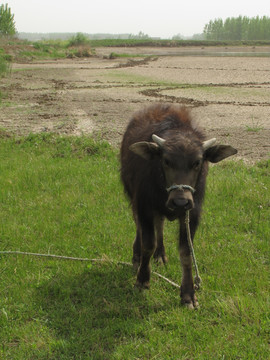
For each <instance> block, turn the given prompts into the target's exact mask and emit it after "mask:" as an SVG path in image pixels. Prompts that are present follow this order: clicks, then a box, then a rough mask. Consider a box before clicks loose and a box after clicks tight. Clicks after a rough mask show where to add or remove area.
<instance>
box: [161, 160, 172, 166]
mask: <svg viewBox="0 0 270 360" xmlns="http://www.w3.org/2000/svg"><path fill="white" fill-rule="evenodd" d="M163 161H164V164H165V165H166V166H168V167H171V165H172V164H171V161H170V160H169V159H167V158H165V159H164V160H163Z"/></svg>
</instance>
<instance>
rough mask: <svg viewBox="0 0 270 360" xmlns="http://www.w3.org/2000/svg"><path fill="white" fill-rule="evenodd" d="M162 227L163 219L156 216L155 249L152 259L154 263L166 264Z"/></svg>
mask: <svg viewBox="0 0 270 360" xmlns="http://www.w3.org/2000/svg"><path fill="white" fill-rule="evenodd" d="M163 226H164V217H162V216H157V217H156V218H155V230H156V240H157V248H156V251H155V253H154V258H155V260H156V262H157V263H159V264H166V263H167V261H168V259H167V256H166V254H165V248H164V244H163Z"/></svg>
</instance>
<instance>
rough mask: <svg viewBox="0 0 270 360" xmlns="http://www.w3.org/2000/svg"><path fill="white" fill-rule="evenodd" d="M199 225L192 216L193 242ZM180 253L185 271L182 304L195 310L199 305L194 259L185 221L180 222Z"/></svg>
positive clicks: (191, 231) (181, 294)
mask: <svg viewBox="0 0 270 360" xmlns="http://www.w3.org/2000/svg"><path fill="white" fill-rule="evenodd" d="M197 224H198V220H197V218H196V217H194V216H193V217H192V216H191V220H190V233H191V239H192V242H193V238H194V235H195V231H196V228H197ZM179 251H180V260H181V265H182V271H183V273H182V283H181V290H180V296H181V302H182V304H184V305H186V306H187V307H189V308H191V309H193V308H195V307H197V306H198V305H199V304H198V301H197V298H196V296H195V289H194V283H193V276H192V257H191V253H190V249H189V245H188V239H187V232H186V224H185V221H184V219H181V220H180V241H179Z"/></svg>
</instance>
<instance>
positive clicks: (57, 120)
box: [0, 48, 270, 163]
mask: <svg viewBox="0 0 270 360" xmlns="http://www.w3.org/2000/svg"><path fill="white" fill-rule="evenodd" d="M144 50H145V49H144ZM154 50H155V51H156V49H154ZM154 50H153V52H152V53H154ZM108 51H109V50H108V49H105V50H104V49H103V50H102V49H100V50H99V54H98V55H99V56H98V57H95V58H90V59H80V60H78V59H72V60H71V59H66V60H58V61H43V62H35V63H28V64H14V65H13V72H12V74H11V76H10V77H8V78H6V79H1V84H0V91H1V92H2V93H3V94H4V98H3V100H2V104H1V105H0V106H1V107H0V108H1V112H0V127H1V128H5V129H7V130H11V131H15V132H16V133H18V134H27V133H29V132H42V131H54V132H58V133H63V134H75V135H80V134H83V133H91V134H94V135H96V136H99V137H102V138H104V139H106V140H108V141H109V142H111V143H112V144H114V145H116V146H118V145H119V143H120V141H121V136H122V134H123V132H124V129H125V127H126V124H127V122H128V120H129V118H130V116H131V114H132V113H133V112H134V111H136V110H138V109H139V108H141V107H142V106H145V105H147V104H149V103H153V102H156V101H166V102H175V103H181V104H185V105H187V106H189V107H190V108H192V113H193V116H194V118H196V120H197V122H198V123H199V124H200V126H201V127H203V128H204V129H205V130H206V132H207V134H208V135H209V137H212V136H215V137H217V138H218V141H220V142H223V143H230V144H231V145H233V146H235V147H237V148H238V149H239V154H238V158H241V159H243V160H244V161H247V162H251V163H253V162H255V161H257V160H261V159H266V158H269V152H270V141H269V139H270V61H269V58H268V57H209V56H207V57H206V56H171V54H169V55H170V56H159V57H157V56H156V57H152V58H147V59H145V58H144V57H141V58H140V57H138V58H132V59H127V58H117V59H112V60H108V59H104V58H103V55H108ZM110 51H112V50H110ZM117 51H118V52H119V53H126V52H127V49H119V48H118V49H117ZM147 51H148V53H151V49H147ZM171 51H173V50H171ZM133 52H136V53H142V51H141V49H133Z"/></svg>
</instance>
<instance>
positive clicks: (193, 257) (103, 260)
mask: <svg viewBox="0 0 270 360" xmlns="http://www.w3.org/2000/svg"><path fill="white" fill-rule="evenodd" d="M185 223H186V231H187V238H188V245H189V249H190V252H191V256H192V259H193V263H194V267H195V272H196V275H195V277H194V283H195V287H196V289H199V288H200V286H201V282H202V279H201V277H200V275H199V269H198V265H197V261H196V258H195V253H194V248H193V244H192V240H191V235H190V228H189V211H187V212H186V218H185ZM0 254H2V255H12V254H13V255H29V256H39V257H47V258H53V259H60V260H74V261H88V262H106V261H107V262H111V263H114V264H117V265H125V266H130V267H133V265H132V264H130V263H127V262H125V261H114V260H110V259H107V258H104V259H88V258H80V257H72V256H62V255H53V254H39V253H32V252H23V251H0ZM152 274H154V275H156V276H157V277H159V278H161V279H163V280H165V281H167V282H168V283H169V284H171V285H172V286H174V287H176V288H177V289H180V288H181V287H180V285H178V284H176V283H175V282H173V281H172V280H170V279H168V278H166V277H165V276H163V275H161V274H159V273H158V272H156V271H152Z"/></svg>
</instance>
